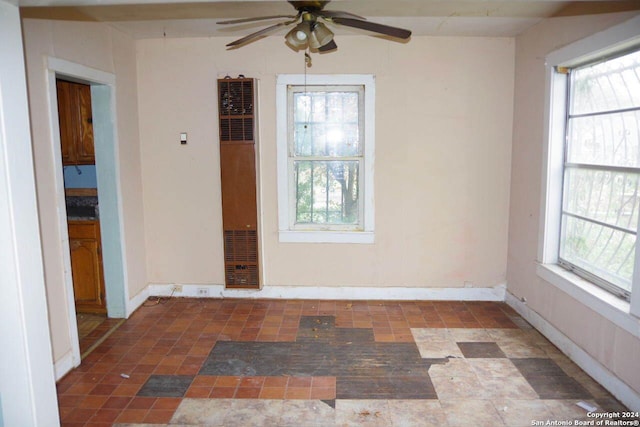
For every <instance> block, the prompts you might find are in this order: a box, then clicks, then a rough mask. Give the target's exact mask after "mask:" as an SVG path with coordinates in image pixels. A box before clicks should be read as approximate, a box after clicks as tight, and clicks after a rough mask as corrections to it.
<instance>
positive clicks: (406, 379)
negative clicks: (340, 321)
mask: <svg viewBox="0 0 640 427" xmlns="http://www.w3.org/2000/svg"><path fill="white" fill-rule="evenodd" d="M446 362H447V359H429V360H426V359H422V358H421V357H420V352H419V351H418V347H417V346H416V344H415V343H403V342H402V343H398V342H394V343H386V342H385V343H379V342H375V340H374V336H373V330H372V329H365V328H336V327H335V318H334V317H333V316H303V317H302V318H301V320H300V327H299V329H298V336H297V341H296V342H237V341H221V342H218V343H216V345H215V346H214V348H213V350H212V351H211V353H210V354H209V356H208V358H207V360H206V361H205V362H204V364H203V366H202V368H201V370H200V372H199V375H222V376H229V375H231V376H314V377H315V376H329V377H336V396H337V398H339V399H437V395H436V392H435V390H434V388H433V384H432V383H431V379H430V377H429V374H428V371H429V367H430V366H431V364H433V363H446Z"/></svg>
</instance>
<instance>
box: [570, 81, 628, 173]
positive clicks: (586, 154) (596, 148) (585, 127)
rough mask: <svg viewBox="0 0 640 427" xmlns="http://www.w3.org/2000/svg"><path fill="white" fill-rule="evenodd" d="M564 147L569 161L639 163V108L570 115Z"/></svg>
mask: <svg viewBox="0 0 640 427" xmlns="http://www.w3.org/2000/svg"><path fill="white" fill-rule="evenodd" d="M639 90H640V89H639ZM568 148H569V149H568V151H567V161H568V162H570V163H589V164H601V165H609V166H627V167H640V111H632V112H627V113H617V114H604V115H598V116H588V117H579V118H573V119H571V120H570V121H569V147H568Z"/></svg>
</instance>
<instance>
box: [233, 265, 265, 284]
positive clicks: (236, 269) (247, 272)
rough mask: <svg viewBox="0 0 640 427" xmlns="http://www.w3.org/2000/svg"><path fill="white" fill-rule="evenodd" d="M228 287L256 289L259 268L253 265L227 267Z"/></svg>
mask: <svg viewBox="0 0 640 427" xmlns="http://www.w3.org/2000/svg"><path fill="white" fill-rule="evenodd" d="M225 280H226V282H227V287H237V288H254V287H257V286H258V266H257V265H252V264H227V265H225Z"/></svg>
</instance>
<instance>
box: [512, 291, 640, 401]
mask: <svg viewBox="0 0 640 427" xmlns="http://www.w3.org/2000/svg"><path fill="white" fill-rule="evenodd" d="M505 302H506V303H507V304H509V305H510V306H511V307H512V308H513V309H514V310H515V311H517V312H518V314H519V315H520V316H522V317H523V318H524V319H526V320H527V322H529V323H530V324H531V325H532V326H533V327H534V328H536V329H537V330H538V332H540V333H541V334H542V335H544V336H545V337H547V339H548V340H549V341H551V342H552V343H553V344H554V345H555V346H556V347H558V348H559V349H560V350H561V351H562V352H563V353H564V354H566V355H567V356H568V357H569V358H570V359H571V360H572V361H573V362H574V363H575V364H577V365H578V366H580V368H581V369H582V370H583V371H585V372H586V373H587V374H589V375H590V376H591V377H592V378H593V379H595V380H596V381H597V382H598V383H600V385H602V386H603V387H604V388H606V389H607V390H608V391H609V392H610V393H611V394H613V395H614V396H615V397H616V398H617V399H618V400H620V401H621V402H622V403H624V404H625V405H626V406H627V407H628V408H629V409H630V410H632V411H640V395H639V394H638V393H636V391H635V390H633V389H632V388H631V387H629V386H628V385H627V384H626V383H625V382H623V381H621V380H620V379H619V378H618V377H616V376H615V375H614V374H613V373H612V372H611V371H609V370H608V369H607V368H606V367H605V366H603V365H602V364H601V363H600V362H598V361H597V360H596V359H594V358H593V357H591V356H590V355H589V354H588V353H587V352H585V351H584V350H583V349H581V348H580V347H578V345H577V344H576V343H574V342H573V341H571V339H570V338H569V337H567V336H566V335H564V334H563V333H562V332H560V331H559V330H558V329H556V328H555V327H554V326H553V325H552V324H551V323H549V322H548V321H547V320H545V319H544V318H543V317H542V316H540V315H539V314H538V313H537V312H535V311H534V310H533V309H531V308H529V306H528V305H527V304H526V303H524V302H522V301H520V300H519V299H518V298H516V297H515V296H514V295H513V294H511V293H509V292H506V294H505Z"/></svg>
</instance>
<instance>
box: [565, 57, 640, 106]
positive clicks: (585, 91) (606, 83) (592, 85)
mask: <svg viewBox="0 0 640 427" xmlns="http://www.w3.org/2000/svg"><path fill="white" fill-rule="evenodd" d="M572 77H573V78H572V99H573V102H572V105H571V109H570V111H571V114H584V113H592V112H596V111H611V110H619V109H622V108H631V107H639V106H640V51H638V52H633V53H630V54H628V55H625V56H622V57H619V58H614V59H611V60H609V61H605V62H603V63H600V64H595V65H593V66H589V67H585V68H580V69H577V70H575V71H574V72H573V73H572Z"/></svg>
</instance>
